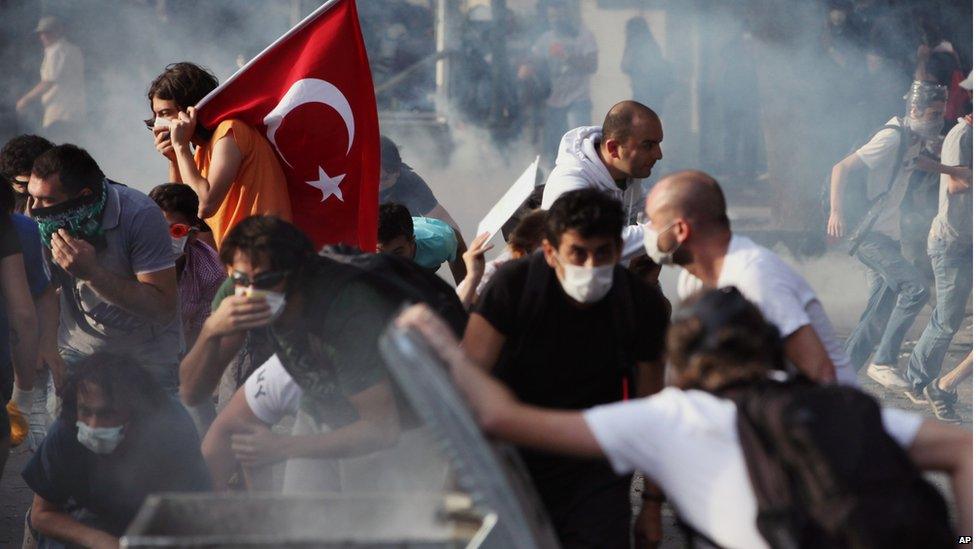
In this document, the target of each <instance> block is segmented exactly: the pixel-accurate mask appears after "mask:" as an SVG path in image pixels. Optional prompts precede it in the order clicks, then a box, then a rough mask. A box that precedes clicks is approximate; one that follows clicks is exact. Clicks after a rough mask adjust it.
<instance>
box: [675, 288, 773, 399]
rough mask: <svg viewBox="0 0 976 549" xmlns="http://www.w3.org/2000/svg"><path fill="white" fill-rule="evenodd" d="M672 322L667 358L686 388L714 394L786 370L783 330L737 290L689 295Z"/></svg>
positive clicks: (726, 289) (680, 385) (724, 289)
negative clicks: (782, 338) (727, 387)
mask: <svg viewBox="0 0 976 549" xmlns="http://www.w3.org/2000/svg"><path fill="white" fill-rule="evenodd" d="M672 320H673V322H672V324H671V327H670V328H669V329H668V335H667V351H668V360H669V361H670V363H671V366H672V368H673V369H674V373H675V378H676V379H675V380H674V383H675V385H677V386H678V387H681V388H682V389H690V388H697V389H702V390H705V391H715V390H719V389H721V388H723V387H726V386H728V385H730V384H732V383H736V382H741V381H758V380H761V379H764V378H765V377H766V375H767V373H768V372H769V370H772V369H783V367H784V359H783V346H782V342H781V340H780V337H779V330H777V329H776V327H775V326H773V325H772V324H770V323H769V322H767V321H766V319H765V317H763V314H762V312H760V311H759V309H758V308H757V307H756V306H755V305H753V304H752V303H751V302H750V301H749V300H747V299H746V298H745V296H743V295H742V293H740V292H739V290H737V289H736V288H734V287H728V288H722V289H719V290H707V291H702V292H699V293H697V294H695V295H693V296H691V297H689V298H688V299H686V300H685V301H684V302H683V303H682V304H681V306H680V307H679V309H678V312H677V313H676V314H675V316H674V317H673V319H672Z"/></svg>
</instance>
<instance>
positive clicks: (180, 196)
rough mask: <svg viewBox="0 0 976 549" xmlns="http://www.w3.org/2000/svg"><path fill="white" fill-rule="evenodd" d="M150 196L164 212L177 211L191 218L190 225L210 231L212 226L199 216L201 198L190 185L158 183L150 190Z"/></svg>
mask: <svg viewBox="0 0 976 549" xmlns="http://www.w3.org/2000/svg"><path fill="white" fill-rule="evenodd" d="M149 198H152V199H153V202H155V203H156V205H157V206H159V209H160V210H163V211H164V212H176V213H180V214H183V216H185V217H186V218H187V219H189V220H190V225H192V226H194V227H196V228H198V229H201V230H204V231H209V230H210V228H209V227H208V226H207V224H206V223H204V222H203V220H202V219H200V218H199V217H197V212H198V211H199V209H200V199H199V198H198V197H197V193H195V192H193V189H191V188H190V187H189V186H188V185H183V184H182V183H163V184H162V185H157V186H155V187H153V189H152V190H151V191H149Z"/></svg>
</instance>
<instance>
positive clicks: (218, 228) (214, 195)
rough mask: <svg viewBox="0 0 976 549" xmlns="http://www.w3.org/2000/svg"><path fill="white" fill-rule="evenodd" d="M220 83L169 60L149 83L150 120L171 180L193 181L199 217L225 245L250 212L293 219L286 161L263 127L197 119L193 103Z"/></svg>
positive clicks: (197, 68) (190, 66)
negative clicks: (205, 124) (283, 163)
mask: <svg viewBox="0 0 976 549" xmlns="http://www.w3.org/2000/svg"><path fill="white" fill-rule="evenodd" d="M216 87H217V78H216V77H215V76H214V75H213V74H211V73H210V72H209V71H207V70H206V69H204V68H202V67H200V66H198V65H194V64H193V63H185V62H184V63H174V64H171V65H168V66H167V67H166V70H164V71H163V73H162V74H160V75H159V76H157V77H156V79H155V80H153V83H152V84H151V85H150V86H149V94H148V95H149V104H150V107H151V108H152V111H153V116H154V118H153V119H150V120H146V125H147V126H149V128H150V129H151V130H152V132H153V135H154V136H155V142H156V150H158V151H159V152H160V153H161V154H162V155H163V156H164V157H166V159H167V160H169V178H170V181H174V182H179V183H185V184H186V185H189V186H190V187H191V188H192V189H193V190H194V191H195V192H196V193H197V196H198V197H199V198H200V212H199V217H200V218H201V219H204V220H206V222H207V225H209V226H210V228H211V229H212V230H213V237H214V241H215V242H216V244H217V246H218V247H219V246H220V243H221V241H222V240H223V238H224V235H226V234H227V233H228V231H230V229H231V228H233V227H234V225H236V224H237V223H238V222H239V221H241V220H242V219H244V218H246V217H249V216H252V215H275V216H278V217H280V218H282V219H284V220H285V221H290V220H291V202H290V200H289V198H288V188H287V185H286V182H285V174H284V172H283V171H282V169H281V164H280V163H279V162H278V158H277V157H276V156H275V153H274V150H273V149H272V148H271V144H270V143H268V141H267V140H266V139H265V138H264V136H263V135H261V134H260V133H258V131H257V130H255V129H254V128H252V127H251V126H249V125H248V124H246V123H244V122H242V121H240V120H235V119H229V120H224V121H223V122H221V123H220V124H218V125H217V127H216V128H214V129H207V128H204V127H203V126H202V125H198V124H197V115H196V111H195V109H194V108H193V105H196V104H197V102H199V101H200V100H201V99H203V98H204V97H205V96H206V95H207V94H208V93H210V92H211V91H213V90H214V89H215V88H216ZM191 143H192V144H193V145H194V146H195V147H196V152H195V153H194V152H192V151H191V149H190V144H191Z"/></svg>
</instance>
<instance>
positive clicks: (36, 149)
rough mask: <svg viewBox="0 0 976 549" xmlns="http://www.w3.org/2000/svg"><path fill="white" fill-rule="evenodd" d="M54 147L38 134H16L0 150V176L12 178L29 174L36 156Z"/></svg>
mask: <svg viewBox="0 0 976 549" xmlns="http://www.w3.org/2000/svg"><path fill="white" fill-rule="evenodd" d="M53 148H54V143H51V142H50V141H48V140H47V139H44V138H43V137H41V136H39V135H30V134H27V135H18V136H17V137H15V138H13V139H11V140H10V141H7V144H6V145H4V146H3V150H0V176H2V177H4V178H6V179H13V178H14V177H16V176H18V175H29V174H30V173H31V168H32V167H33V166H34V161H35V160H37V157H38V156H41V155H42V154H44V153H45V152H47V151H49V150H51V149H53Z"/></svg>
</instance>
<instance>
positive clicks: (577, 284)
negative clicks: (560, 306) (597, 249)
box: [556, 256, 614, 303]
mask: <svg viewBox="0 0 976 549" xmlns="http://www.w3.org/2000/svg"><path fill="white" fill-rule="evenodd" d="M556 261H558V262H559V264H560V265H562V266H563V277H562V278H561V279H560V280H559V284H560V285H561V286H562V287H563V291H564V292H566V295H568V296H569V297H571V298H573V299H574V300H576V301H578V302H579V303H596V302H597V301H600V300H601V299H603V297H604V296H606V295H607V293H608V292H609V291H610V288H611V287H612V286H613V267H614V264H613V263H611V264H610V265H603V266H601V267H580V266H578V265H570V264H568V263H563V262H562V261H560V260H559V256H556Z"/></svg>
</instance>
